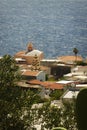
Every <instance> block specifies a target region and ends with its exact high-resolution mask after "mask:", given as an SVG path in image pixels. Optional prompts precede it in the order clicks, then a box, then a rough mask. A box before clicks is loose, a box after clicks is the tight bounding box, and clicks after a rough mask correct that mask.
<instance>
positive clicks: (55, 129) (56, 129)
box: [52, 127, 66, 130]
mask: <svg viewBox="0 0 87 130" xmlns="http://www.w3.org/2000/svg"><path fill="white" fill-rule="evenodd" d="M52 130H66V129H65V128H63V127H55V128H53V129H52Z"/></svg>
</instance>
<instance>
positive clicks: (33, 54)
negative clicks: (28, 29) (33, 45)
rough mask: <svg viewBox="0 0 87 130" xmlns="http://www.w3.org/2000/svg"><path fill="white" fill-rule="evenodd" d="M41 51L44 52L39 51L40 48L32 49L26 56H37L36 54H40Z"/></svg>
mask: <svg viewBox="0 0 87 130" xmlns="http://www.w3.org/2000/svg"><path fill="white" fill-rule="evenodd" d="M41 53H42V52H41V51H39V50H33V51H31V52H28V53H27V54H26V56H35V55H37V56H39V55H40V54H41Z"/></svg>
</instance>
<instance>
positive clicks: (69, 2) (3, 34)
mask: <svg viewBox="0 0 87 130" xmlns="http://www.w3.org/2000/svg"><path fill="white" fill-rule="evenodd" d="M29 42H32V44H33V46H34V48H35V49H38V50H40V51H43V52H44V56H45V58H56V57H58V56H62V55H73V48H77V49H78V55H81V56H82V57H84V58H85V57H87V0H0V56H3V55H5V54H10V55H12V56H13V55H14V54H15V53H17V52H18V51H21V50H26V49H27V44H28V43H29Z"/></svg>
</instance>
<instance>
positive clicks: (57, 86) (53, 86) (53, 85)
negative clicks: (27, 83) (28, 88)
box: [41, 82, 64, 89]
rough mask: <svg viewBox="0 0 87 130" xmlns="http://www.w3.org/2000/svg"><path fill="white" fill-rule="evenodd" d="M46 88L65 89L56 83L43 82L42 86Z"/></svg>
mask: <svg viewBox="0 0 87 130" xmlns="http://www.w3.org/2000/svg"><path fill="white" fill-rule="evenodd" d="M41 85H42V86H43V87H45V88H50V89H63V88H64V86H63V85H61V84H58V83H55V82H43V83H42V84H41Z"/></svg>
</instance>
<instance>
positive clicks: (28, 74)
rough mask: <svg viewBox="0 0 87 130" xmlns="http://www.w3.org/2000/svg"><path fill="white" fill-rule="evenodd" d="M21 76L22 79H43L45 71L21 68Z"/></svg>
mask: <svg viewBox="0 0 87 130" xmlns="http://www.w3.org/2000/svg"><path fill="white" fill-rule="evenodd" d="M22 77H23V79H24V80H31V79H37V80H40V81H45V73H44V72H43V71H31V70H23V72H22Z"/></svg>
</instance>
